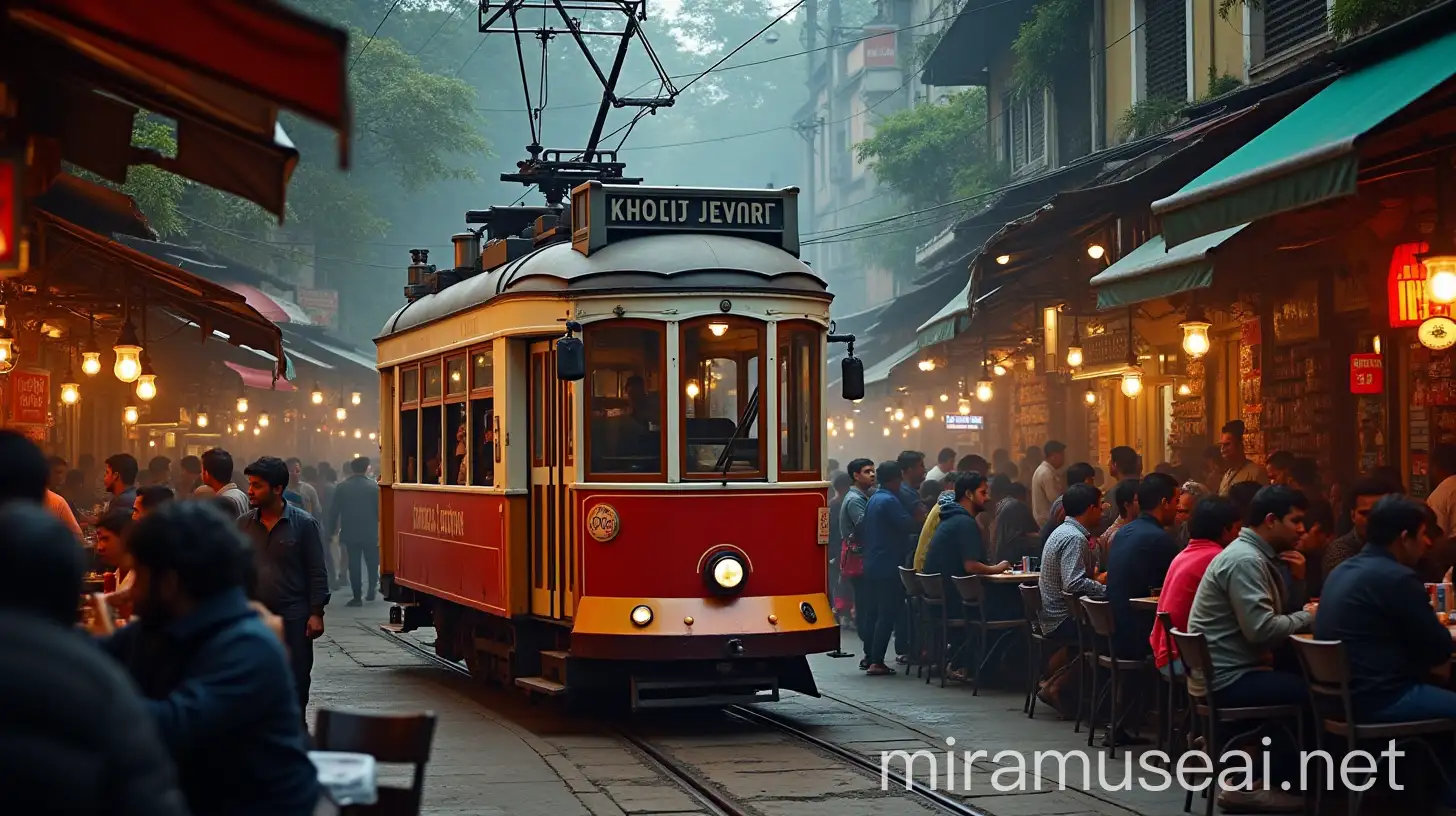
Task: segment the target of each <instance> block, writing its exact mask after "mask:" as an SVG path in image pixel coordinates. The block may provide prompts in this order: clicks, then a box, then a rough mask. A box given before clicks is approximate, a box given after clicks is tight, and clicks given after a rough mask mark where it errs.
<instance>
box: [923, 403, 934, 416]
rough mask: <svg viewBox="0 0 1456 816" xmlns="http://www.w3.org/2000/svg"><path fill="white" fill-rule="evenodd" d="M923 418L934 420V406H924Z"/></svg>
mask: <svg viewBox="0 0 1456 816" xmlns="http://www.w3.org/2000/svg"><path fill="white" fill-rule="evenodd" d="M925 418H926V419H935V406H934V405H927V406H925Z"/></svg>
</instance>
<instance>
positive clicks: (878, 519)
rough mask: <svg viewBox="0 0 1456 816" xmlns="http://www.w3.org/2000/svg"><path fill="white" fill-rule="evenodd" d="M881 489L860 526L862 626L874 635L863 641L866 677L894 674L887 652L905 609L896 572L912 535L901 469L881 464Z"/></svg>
mask: <svg viewBox="0 0 1456 816" xmlns="http://www.w3.org/2000/svg"><path fill="white" fill-rule="evenodd" d="M876 476H878V478H879V481H880V489H879V490H877V491H875V495H873V496H870V500H869V504H867V505H866V506H865V515H864V521H863V522H862V523H861V524H862V527H861V530H862V537H863V541H864V584H863V586H864V589H865V592H864V594H865V597H864V598H863V599H861V602H864V603H867V604H868V606H867V608H866V613H865V625H866V627H867V631H868V632H872V633H873V634H872V635H870V636H869V637H868V639H867V640H866V641H865V651H866V653H865V660H866V661H867V662H868V664H869V667H868V668H867V669H866V671H865V673H866V674H872V675H886V674H894V673H895V670H894V669H891V668H889V667H888V666H886V665H885V650H887V649H889V648H890V637H891V635H893V634H894V632H895V621H896V619H897V618H898V617H899V615H900V610H901V608H902V607H903V606H904V605H905V589H904V587H903V586H902V585H901V584H900V572H899V567H900V565H901V564H903V563H905V558H906V556H908V555H909V554H910V552H911V543H910V542H911V538H910V535H911V533H913V532H914V531H915V520H914V519H913V518H911V516H910V512H909V511H908V510H906V509H905V505H904V504H903V503H901V501H900V487H901V486H902V485H903V484H904V481H905V479H904V477H903V476H902V475H901V471H900V466H899V465H898V464H896V463H894V462H882V463H880V466H879V468H878V469H877V471H876Z"/></svg>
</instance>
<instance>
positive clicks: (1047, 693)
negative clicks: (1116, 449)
mask: <svg viewBox="0 0 1456 816" xmlns="http://www.w3.org/2000/svg"><path fill="white" fill-rule="evenodd" d="M1062 507H1063V508H1065V509H1066V513H1067V517H1066V519H1065V520H1064V521H1063V522H1062V526H1060V527H1058V528H1057V530H1056V532H1054V533H1052V536H1051V538H1049V539H1047V543H1046V546H1045V547H1044V548H1042V551H1041V578H1040V580H1038V582H1037V586H1038V588H1039V589H1040V590H1041V630H1042V632H1044V633H1046V636H1047V637H1048V638H1053V639H1056V640H1059V641H1062V642H1066V643H1074V642H1075V641H1076V639H1077V622H1076V621H1075V620H1074V619H1073V618H1072V610H1071V609H1069V608H1068V607H1067V599H1066V597H1065V595H1076V596H1086V597H1088V598H1104V597H1106V596H1107V587H1104V586H1103V585H1102V584H1099V583H1097V580H1096V579H1095V578H1093V577H1092V575H1093V573H1094V572H1095V564H1094V563H1093V556H1092V544H1091V542H1092V541H1094V540H1095V539H1093V537H1092V533H1091V531H1092V529H1093V528H1095V527H1096V526H1097V523H1098V522H1099V521H1100V520H1101V519H1102V491H1100V490H1098V489H1097V488H1095V487H1093V486H1092V485H1089V484H1074V485H1072V486H1071V487H1069V488H1067V490H1066V492H1065V493H1063V494H1062ZM1064 593H1065V595H1064ZM1067 659H1068V657H1067V650H1065V649H1061V650H1058V652H1057V653H1056V654H1054V655H1052V658H1051V660H1050V663H1049V665H1048V666H1047V671H1048V673H1049V674H1051V675H1054V676H1055V677H1056V678H1057V681H1056V683H1055V684H1048V685H1047V686H1046V687H1045V688H1044V689H1043V690H1042V692H1041V694H1042V700H1043V701H1044V702H1046V703H1047V704H1049V705H1051V707H1052V708H1055V709H1056V710H1057V711H1059V712H1062V713H1063V714H1064V715H1065V713H1066V712H1067V711H1068V710H1069V709H1068V708H1067V707H1065V706H1063V705H1062V701H1061V700H1062V694H1063V692H1064V687H1065V684H1066V683H1067V682H1071V681H1074V680H1076V675H1077V672H1070V671H1069V672H1061V673H1060V674H1058V672H1059V671H1060V670H1061V668H1062V666H1063V665H1065V664H1066V662H1067Z"/></svg>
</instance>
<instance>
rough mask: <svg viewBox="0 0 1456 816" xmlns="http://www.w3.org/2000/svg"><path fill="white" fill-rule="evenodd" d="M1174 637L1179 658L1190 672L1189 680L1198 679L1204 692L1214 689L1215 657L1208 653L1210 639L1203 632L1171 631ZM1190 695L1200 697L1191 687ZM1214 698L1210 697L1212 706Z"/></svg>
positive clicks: (1209, 700)
mask: <svg viewBox="0 0 1456 816" xmlns="http://www.w3.org/2000/svg"><path fill="white" fill-rule="evenodd" d="M1168 632H1169V634H1171V635H1172V636H1173V645H1174V646H1176V647H1177V649H1178V658H1179V659H1180V660H1182V661H1183V667H1184V668H1185V669H1186V670H1187V671H1188V678H1189V679H1196V680H1197V681H1198V682H1199V684H1201V685H1202V687H1203V689H1204V691H1205V692H1206V691H1207V690H1208V689H1210V688H1212V687H1213V655H1211V654H1209V652H1208V639H1207V638H1205V637H1204V636H1203V633H1202V632H1183V631H1180V630H1178V629H1169V630H1168ZM1188 693H1189V694H1190V695H1192V696H1194V697H1199V696H1200V695H1197V694H1194V693H1193V687H1192V686H1191V685H1190V686H1189V688H1188ZM1212 701H1213V698H1212V697H1211V696H1209V697H1208V702H1209V703H1210V704H1212Z"/></svg>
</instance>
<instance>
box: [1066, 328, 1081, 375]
mask: <svg viewBox="0 0 1456 816" xmlns="http://www.w3.org/2000/svg"><path fill="white" fill-rule="evenodd" d="M1081 366H1082V330H1081V328H1080V327H1079V326H1078V325H1077V321H1076V319H1075V318H1074V319H1073V320H1072V343H1071V345H1069V346H1067V367H1068V368H1080V367H1081Z"/></svg>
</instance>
